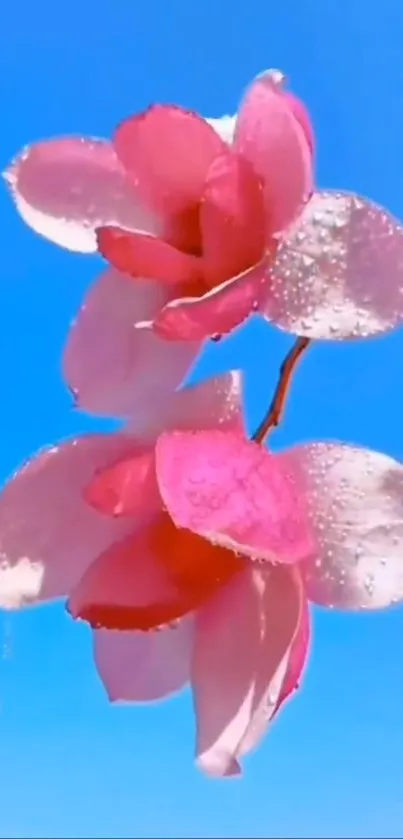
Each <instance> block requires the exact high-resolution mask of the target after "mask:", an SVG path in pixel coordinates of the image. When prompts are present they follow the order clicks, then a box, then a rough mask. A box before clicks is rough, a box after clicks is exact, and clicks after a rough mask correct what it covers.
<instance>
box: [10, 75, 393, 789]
mask: <svg viewBox="0 0 403 839" xmlns="http://www.w3.org/2000/svg"><path fill="white" fill-rule="evenodd" d="M6 178H7V182H8V184H9V188H10V191H11V194H12V196H13V198H14V200H15V203H16V206H17V209H18V210H19V212H20V214H21V216H22V217H23V219H24V220H25V221H26V222H27V223H28V224H29V225H30V226H31V227H32V228H33V229H34V230H36V231H37V232H38V233H40V234H41V235H43V236H45V237H47V238H48V239H50V240H52V241H53V242H56V243H57V244H59V245H61V246H63V247H65V248H67V249H69V250H73V251H80V252H89V253H90V252H96V251H98V252H100V253H101V254H102V255H103V256H104V258H105V259H106V261H107V262H108V263H109V266H110V267H109V268H108V269H107V270H106V272H105V273H104V274H103V275H102V276H101V277H100V279H99V280H98V281H97V282H96V283H95V284H94V286H93V288H92V289H91V290H90V292H89V294H88V297H87V299H86V300H85V302H84V305H83V307H82V309H81V311H80V312H79V314H78V317H77V319H76V321H75V323H74V324H73V326H72V328H71V332H70V335H69V338H68V343H67V347H66V351H65V356H64V375H65V378H66V381H67V382H68V384H69V386H70V388H71V389H72V390H73V391H74V393H75V396H76V400H77V403H78V405H79V406H80V407H81V408H83V409H84V410H87V411H89V412H92V413H94V414H101V415H104V416H107V415H110V416H114V417H120V418H122V419H123V420H124V421H125V422H124V424H123V426H122V429H123V430H122V431H120V432H119V433H114V434H91V435H87V436H83V437H81V438H80V439H77V440H68V441H64V442H62V443H61V444H59V445H57V446H54V447H52V448H48V449H45V450H44V451H42V452H40V453H39V454H37V455H36V456H35V457H34V458H33V459H32V460H30V461H29V462H28V463H27V464H26V465H25V466H24V467H23V468H22V469H21V470H20V471H19V472H18V473H17V474H16V475H15V476H14V477H13V478H12V479H11V480H10V482H9V483H8V484H7V485H6V487H5V488H4V490H3V492H2V494H1V496H0V553H1V564H0V606H1V607H3V608H13V609H15V608H22V607H25V606H27V605H30V604H36V603H41V602H44V601H48V600H50V599H53V598H59V597H67V608H68V610H69V612H70V614H71V615H72V616H73V617H74V618H77V619H81V620H85V621H87V622H88V623H89V624H90V626H91V627H92V628H93V636H94V657H95V663H96V666H97V668H98V672H99V674H100V677H101V679H102V681H103V682H104V684H105V687H106V690H107V692H108V694H109V697H110V698H111V700H112V701H119V700H124V701H133V702H136V701H149V700H155V699H162V698H164V697H166V696H168V695H170V694H172V693H174V692H176V691H178V690H181V689H182V688H184V687H185V686H186V685H187V684H190V685H191V689H192V691H193V695H194V706H195V714H196V720H197V746H196V753H197V760H198V763H199V765H200V766H201V767H202V768H203V769H204V770H205V771H206V772H208V773H211V774H214V775H220V776H223V775H233V774H237V773H239V772H240V761H241V759H242V758H243V756H244V755H245V754H246V753H248V752H249V751H250V750H251V749H252V748H253V747H255V746H256V744H257V743H258V742H259V741H260V740H261V738H262V737H263V736H264V734H265V733H266V731H267V729H268V727H269V726H270V724H271V721H272V720H273V718H274V716H275V715H276V713H277V712H278V710H279V708H280V707H281V706H282V704H283V702H284V700H285V699H287V698H288V697H289V696H290V695H291V694H292V693H293V692H294V691H295V689H296V688H297V687H298V685H299V683H300V681H301V678H302V675H303V671H304V667H305V664H306V660H307V655H308V650H309V640H310V622H309V603H310V602H313V603H318V604H321V605H322V606H329V607H336V608H344V609H356V610H357V609H379V608H384V607H387V606H390V605H391V604H393V603H397V602H398V601H400V600H402V599H403V562H402V559H401V557H400V545H401V543H402V539H403V467H402V465H401V464H399V463H397V462H395V461H394V460H392V459H391V458H390V457H387V456H386V455H383V454H380V453H377V452H370V451H367V450H365V449H362V448H358V447H356V448H355V447H352V446H348V445H345V444H343V443H325V442H323V443H321V442H318V443H313V444H308V445H300V446H296V447H294V448H292V449H290V450H287V451H283V452H281V453H277V454H274V453H273V452H271V451H270V450H269V449H268V448H267V447H265V446H264V445H262V443H263V442H264V434H262V435H260V436H259V437H258V436H256V439H254V440H248V439H247V438H246V435H245V432H244V429H243V423H242V392H241V391H242V387H241V386H242V379H241V376H240V375H239V374H238V373H229V374H227V375H225V376H222V377H219V378H216V379H212V380H210V381H208V382H206V383H204V384H203V385H201V386H198V387H194V388H188V389H178V387H179V385H180V384H181V382H182V381H183V379H184V377H185V375H186V374H187V372H188V371H189V368H190V367H191V366H192V365H193V363H194V361H195V358H196V356H197V355H198V353H199V351H200V349H201V347H202V344H203V342H204V341H205V340H206V339H208V338H211V337H214V338H216V337H218V336H222V335H225V334H227V333H228V332H230V331H231V330H232V329H234V328H235V327H237V326H238V325H239V324H241V323H242V322H243V321H244V320H245V319H246V318H247V317H248V316H249V315H250V314H251V312H258V313H260V314H261V315H262V316H263V317H264V318H266V319H267V320H268V321H270V322H271V323H274V324H276V325H277V326H279V327H281V328H282V329H284V330H286V331H288V332H291V333H293V334H295V335H296V336H298V337H299V339H300V340H301V338H306V339H310V340H312V339H333V340H338V339H343V338H352V337H356V338H360V337H365V336H368V335H374V334H376V333H381V332H384V331H387V330H390V329H392V328H394V327H396V326H397V325H399V324H400V323H401V322H402V321H403V228H402V226H401V225H400V224H399V223H398V222H397V221H396V220H394V219H393V218H392V217H391V216H390V215H389V214H388V213H387V212H386V211H385V210H383V209H382V208H380V207H378V206H377V205H376V204H374V203H372V202H370V201H368V200H366V199H364V198H361V197H359V196H357V195H354V194H351V193H346V192H334V191H331V190H327V191H321V190H317V189H316V188H315V184H314V136H313V130H312V126H311V122H310V118H309V115H308V113H307V111H306V109H305V107H304V105H303V104H302V103H301V102H300V101H299V100H298V99H297V98H296V97H295V96H293V95H292V94H290V93H289V92H287V90H286V88H285V84H284V79H283V77H282V76H281V74H280V73H278V72H276V71H270V72H268V73H263V74H262V75H260V76H259V77H258V78H257V79H255V80H254V81H253V82H252V84H251V85H250V87H249V88H248V89H247V91H246V94H245V96H244V99H243V101H242V103H241V106H240V109H239V112H238V114H237V116H236V117H234V118H230V117H225V118H223V119H222V120H215V119H211V120H206V119H203V118H202V117H201V116H199V115H198V114H196V113H192V112H189V111H187V110H184V109H182V108H179V107H173V106H167V105H156V106H153V107H151V108H149V109H148V110H147V111H146V112H145V113H142V114H139V115H136V116H134V117H131V118H129V119H127V120H126V121H125V122H123V123H122V124H121V125H120V126H119V127H118V128H117V130H116V132H115V135H114V137H113V140H112V142H107V141H104V140H94V139H85V138H63V139H56V140H49V141H45V142H41V143H38V144H36V145H33V146H31V147H29V148H27V149H25V150H24V151H23V152H22V153H21V154H20V155H19V156H18V157H17V159H16V160H15V161H14V162H13V163H12V165H11V166H10V167H9V169H8V171H7V172H6Z"/></svg>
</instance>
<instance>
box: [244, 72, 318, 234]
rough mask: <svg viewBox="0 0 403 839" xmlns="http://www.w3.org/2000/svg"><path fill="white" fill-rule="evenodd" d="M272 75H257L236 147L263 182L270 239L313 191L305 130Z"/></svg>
mask: <svg viewBox="0 0 403 839" xmlns="http://www.w3.org/2000/svg"><path fill="white" fill-rule="evenodd" d="M294 114H295V107H294V104H292V105H291V107H290V102H289V100H288V98H287V96H285V95H284V93H283V91H282V89H281V85H279V84H278V82H277V80H276V77H275V74H274V73H271V72H268V73H263V74H261V75H260V76H258V77H257V78H256V79H255V81H254V82H253V83H252V85H251V86H250V88H249V90H247V92H246V95H245V98H244V100H243V102H242V105H241V108H240V111H239V114H238V119H237V124H236V130H235V141H234V148H235V150H236V151H237V152H239V153H240V154H242V155H243V156H244V157H245V158H246V160H248V161H249V162H250V163H251V164H252V166H253V168H254V170H255V172H256V174H257V175H258V176H259V177H260V178H262V180H263V184H264V198H265V208H266V214H267V216H266V221H267V227H266V233H267V236H268V238H270V237H271V236H272V235H273V234H275V233H279V232H281V231H282V230H284V229H285V228H286V227H288V225H289V224H290V223H291V222H292V221H293V220H294V219H295V218H296V216H297V215H298V213H299V211H300V210H301V207H302V206H303V204H304V202H305V201H306V200H307V198H309V195H310V194H311V192H312V189H313V162H312V154H311V150H310V148H309V142H308V141H307V137H306V134H305V129H303V128H302V127H301V124H300V121H299V119H296V117H295V115H294Z"/></svg>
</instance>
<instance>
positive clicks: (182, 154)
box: [114, 105, 226, 250]
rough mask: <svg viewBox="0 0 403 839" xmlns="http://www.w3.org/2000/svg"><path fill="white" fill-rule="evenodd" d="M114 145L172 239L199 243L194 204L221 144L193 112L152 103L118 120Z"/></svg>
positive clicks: (192, 244) (179, 244) (189, 247)
mask: <svg viewBox="0 0 403 839" xmlns="http://www.w3.org/2000/svg"><path fill="white" fill-rule="evenodd" d="M114 142H115V148H116V152H117V155H118V157H119V159H120V160H121V161H122V163H123V165H124V167H125V168H126V170H127V172H128V173H129V175H130V177H131V179H132V181H133V182H134V183H135V185H136V189H139V191H140V194H141V195H142V196H143V197H144V199H145V200H147V202H148V205H149V206H150V207H151V208H152V209H153V210H155V211H156V212H158V213H159V214H161V215H162V216H163V217H164V219H166V221H167V222H168V226H169V225H170V224H171V223H172V222H173V225H174V227H173V230H174V239H175V241H174V242H173V243H174V244H176V245H177V247H182V248H183V249H187V250H192V248H194V247H197V246H198V245H199V244H200V241H199V239H200V233H199V223H198V204H199V201H200V197H201V193H202V189H203V186H204V181H205V179H206V175H207V171H208V169H209V166H210V164H211V163H212V161H213V160H214V158H215V157H216V156H217V155H219V154H222V153H224V152H225V150H226V145H225V143H224V142H223V140H221V138H220V137H219V135H218V134H217V133H216V131H214V129H213V128H212V127H211V126H210V125H209V124H208V123H207V122H206V121H205V120H204V119H202V117H200V116H198V114H195V113H192V112H190V111H186V110H184V109H182V108H178V107H176V106H173V105H154V106H153V107H151V108H149V109H148V111H146V112H145V113H143V114H139V115H137V116H135V117H130V118H129V119H127V120H125V122H123V123H121V125H120V126H119V128H118V129H117V131H116V134H115V141H114Z"/></svg>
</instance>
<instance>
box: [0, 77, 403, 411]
mask: <svg viewBox="0 0 403 839" xmlns="http://www.w3.org/2000/svg"><path fill="white" fill-rule="evenodd" d="M313 152H314V138H313V129H312V125H311V121H310V117H309V115H308V113H307V110H306V108H305V106H304V105H303V104H302V102H301V101H300V100H299V99H297V98H296V97H295V96H293V95H292V94H290V93H288V92H287V91H286V89H285V86H284V77H283V76H282V74H281V73H279V72H278V71H268V72H265V73H262V74H261V75H260V76H258V77H257V78H256V79H255V80H254V81H253V82H252V84H251V85H250V86H249V88H248V89H247V91H246V94H245V96H244V98H243V101H242V102H241V105H240V109H239V112H238V114H237V115H236V117H233V118H230V117H223V118H222V120H218V119H211V120H206V119H203V118H202V117H201V116H199V115H198V114H196V113H194V112H190V111H187V110H185V109H183V108H179V107H176V106H168V105H155V106H152V107H151V108H149V109H148V110H147V111H146V112H144V113H141V114H138V115H135V116H133V117H130V118H128V119H126V120H125V121H124V122H122V123H121V124H120V125H119V126H118V128H117V130H116V131H115V134H114V137H113V140H112V142H107V141H105V140H97V139H88V138H74V137H67V138H61V139H56V140H49V141H45V142H41V143H37V144H35V145H33V146H30V147H28V148H26V149H24V150H23V152H22V153H21V154H20V155H19V156H18V157H17V158H16V160H15V161H14V162H13V163H12V164H11V166H10V167H9V168H8V170H7V171H6V173H5V176H6V179H7V182H8V184H9V187H10V190H11V193H12V195H13V197H14V199H15V202H16V206H17V208H18V210H19V211H20V213H21V215H22V217H23V218H24V219H25V221H26V222H27V223H28V224H29V225H30V226H31V227H33V228H34V230H36V231H37V232H39V233H40V234H42V235H44V236H46V237H47V238H48V239H51V240H52V241H54V242H56V243H58V244H60V245H62V246H64V247H66V248H68V249H70V250H75V251H82V252H94V251H96V250H97V248H98V247H99V249H100V251H101V253H102V254H103V255H104V256H105V257H106V259H107V260H108V261H109V263H110V264H111V265H112V266H114V267H115V268H116V269H118V271H119V272H120V275H121V281H120V282H119V281H118V280H117V275H116V274H115V275H114V277H115V280H116V281H115V283H110V284H109V286H108V294H106V291H105V288H103V290H101V291H98V290H97V287H95V290H94V291H92V292H90V296H89V299H88V301H87V303H86V305H85V306H84V310H83V312H82V313H81V315H79V318H78V322H77V324H76V326H75V331H74V333H73V338H72V340H73V342H74V343H75V344H77V343H78V344H79V345H80V347H81V348H82V350H81V352H82V354H81V356H80V359H79V362H78V361H77V363H71V364H70V363H69V362H67V363H66V374H67V377H68V379H69V381H70V384H71V386H72V387H73V389H76V390H77V392H78V399H79V401H80V402H81V403H82V405H83V407H89V409H90V410H94V409H95V410H100V411H101V412H103V398H102V394H98V393H97V392H96V385H94V386H93V387H92V388H91V393H90V394H88V392H87V387H86V382H87V380H88V377H89V376H90V375H91V374H90V371H91V369H92V366H93V359H92V354H91V350H90V348H89V347H88V342H87V338H88V334H87V333H88V326H87V323H86V310H87V307H88V306H89V307H90V308H91V309H93V310H94V309H96V310H97V315H95V313H94V315H93V317H92V329H93V332H98V333H100V334H101V335H102V332H103V327H104V325H105V322H106V320H107V315H108V310H111V317H112V320H113V319H114V312H115V310H116V309H118V310H119V309H120V307H121V301H120V297H121V296H122V297H123V298H124V299H125V300H127V299H128V298H129V299H130V300H131V306H130V318H131V319H130V322H129V319H127V323H126V325H125V329H124V330H122V332H121V336H120V342H119V344H116V347H114V350H115V351H116V353H117V354H122V353H123V352H124V347H125V345H126V343H133V342H134V339H133V338H132V335H131V333H132V331H133V324H134V323H135V324H136V330H137V336H136V339H135V344H136V355H135V358H134V357H133V354H132V355H131V357H130V360H129V361H128V365H130V364H134V366H135V368H136V371H135V372H136V373H137V374H138V373H139V369H140V370H141V366H142V361H141V359H142V358H144V355H145V352H143V346H146V345H147V346H151V345H152V342H153V341H154V342H155V345H156V346H157V347H158V346H159V344H158V341H157V336H160V337H163V338H165V339H167V340H169V341H170V342H172V341H175V342H176V341H179V342H183V341H185V342H190V343H191V344H193V347H192V346H189V347H188V348H187V354H188V356H189V358H190V359H193V358H194V356H195V354H196V352H197V350H198V349H199V348H200V342H201V341H202V340H203V339H204V338H206V337H208V336H212V335H217V334H223V333H226V332H228V331H230V330H231V329H233V328H234V327H235V326H236V325H237V324H239V323H241V322H242V321H243V320H244V319H245V318H246V317H247V316H248V315H249V314H250V312H251V311H258V312H260V313H261V314H263V316H264V317H266V318H267V319H268V320H269V321H270V322H272V323H275V324H276V325H278V326H280V327H281V328H283V329H285V330H287V331H290V332H293V333H295V334H298V335H306V336H308V337H311V338H327V339H340V338H350V337H363V336H368V335H373V334H377V333H381V332H384V331H387V330H390V329H392V328H394V327H395V326H397V325H398V324H400V323H401V321H402V315H403V302H402V301H403V291H402V282H401V276H402V265H403V230H402V226H401V224H400V223H399V222H397V221H396V220H395V219H393V217H392V216H391V215H390V214H389V213H387V212H386V211H385V210H383V209H382V208H381V207H379V206H378V205H376V204H375V203H374V202H372V201H368V200H367V199H365V198H362V197H360V196H357V195H354V194H352V193H351V194H350V193H346V192H340V191H331V190H327V191H314V173H313ZM144 279H146V280H147V281H148V282H146V283H144ZM102 284H103V280H102V279H101V285H102ZM125 284H126V285H128V286H130V289H131V291H129V290H127V289H126V290H125V289H124V286H125ZM137 285H140V289H136V286H137ZM131 293H132V296H131ZM94 298H95V299H94ZM97 324H98V325H97ZM77 333H78V335H79V337H78V338H75V337H74V336H76V335H77ZM81 333H82V334H81ZM149 333H151V335H150V334H149ZM101 340H102V338H101V339H99V338H98V342H100V341H101ZM87 352H88V353H89V356H90V357H89V358H87V357H86V354H87ZM174 352H175V351H174V350H173V349H172V347H169V348H168V347H166V348H165V353H166V358H167V366H168V367H172V365H170V362H169V358H170V355H171V353H174ZM185 352H186V351H184V350H182V358H183V357H184V354H185ZM70 355H71V353H70ZM113 357H114V355H113V352H112V353H111V361H110V362H109V364H112V363H113ZM179 366H180V365H179ZM80 370H81V373H80V372H79V371H80ZM127 372H128V371H127ZM133 375H134V372H133ZM83 380H84V385H83Z"/></svg>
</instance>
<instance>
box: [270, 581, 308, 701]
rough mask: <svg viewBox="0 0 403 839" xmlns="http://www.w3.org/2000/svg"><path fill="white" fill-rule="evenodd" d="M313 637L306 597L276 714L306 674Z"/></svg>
mask: <svg viewBox="0 0 403 839" xmlns="http://www.w3.org/2000/svg"><path fill="white" fill-rule="evenodd" d="M310 637H311V619H310V613H309V605H308V602H307V600H306V599H305V597H304V602H303V608H302V610H301V616H300V623H299V626H298V630H297V632H296V634H295V637H294V640H293V643H292V645H291V650H290V657H289V659H288V666H287V672H286V675H285V679H284V682H283V686H282V689H281V693H280V696H279V698H278V702H277V705H276V711H275V713H278V711H279V710H280V708H281V706H282V704H283V702H285V701H286V699H288V698H289V697H290V696H292V694H293V693H294V691H296V690H298V688H299V687H300V685H301V682H302V679H303V676H304V674H305V669H306V665H307V663H308V659H309V651H310Z"/></svg>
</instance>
